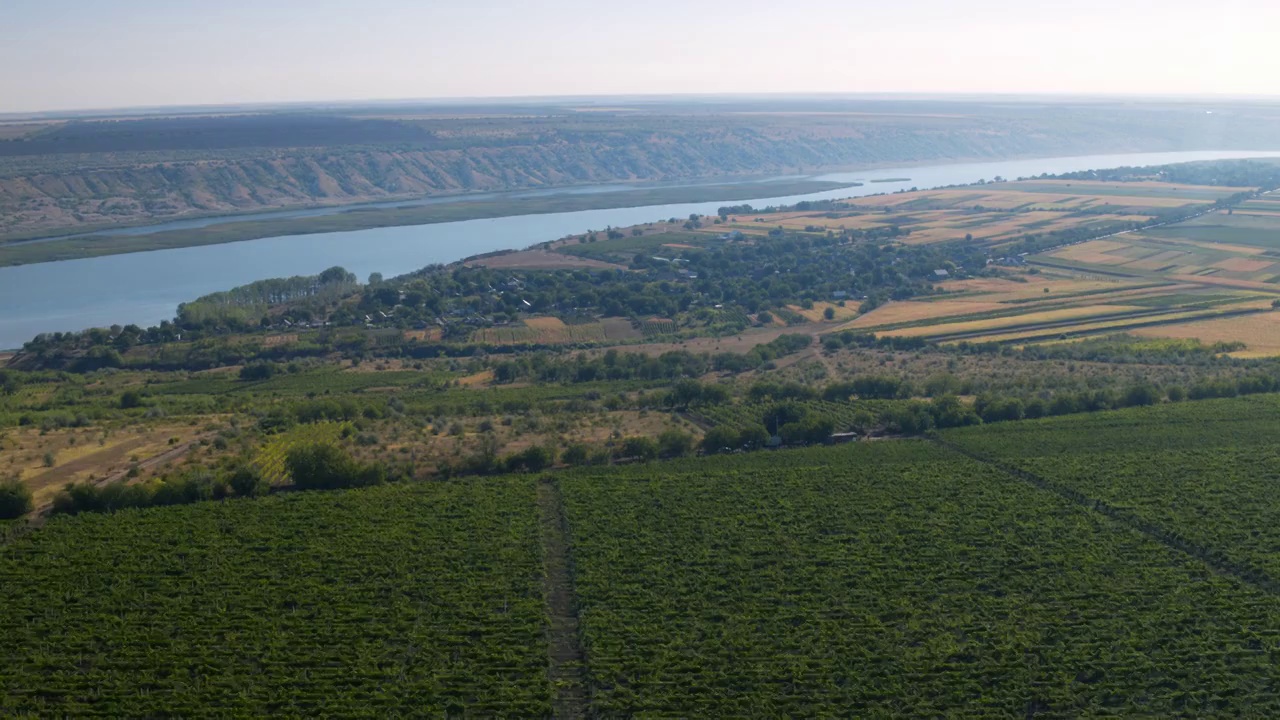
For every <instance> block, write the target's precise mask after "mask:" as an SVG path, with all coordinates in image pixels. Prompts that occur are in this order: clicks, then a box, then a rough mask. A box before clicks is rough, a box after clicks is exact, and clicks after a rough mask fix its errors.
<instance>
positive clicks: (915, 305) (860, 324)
mask: <svg viewBox="0 0 1280 720" xmlns="http://www.w3.org/2000/svg"><path fill="white" fill-rule="evenodd" d="M1003 307H1005V306H1004V305H1001V304H999V303H994V302H973V301H971V300H938V301H937V302H917V301H913V300H904V301H902V302H890V303H885V304H884V305H881V306H880V307H878V308H876V309H875V310H872V311H871V312H869V313H867V314H866V315H862V316H860V317H859V318H857V319H856V320H854V321H853V322H851V323H847V324H845V325H842V326H841V327H840V328H839V329H841V330H857V329H862V328H872V327H878V326H880V325H894V324H897V323H905V322H916V321H918V320H931V319H933V318H945V317H952V316H955V315H970V314H974V313H982V312H991V311H992V310H999V309H1001V308H1003Z"/></svg>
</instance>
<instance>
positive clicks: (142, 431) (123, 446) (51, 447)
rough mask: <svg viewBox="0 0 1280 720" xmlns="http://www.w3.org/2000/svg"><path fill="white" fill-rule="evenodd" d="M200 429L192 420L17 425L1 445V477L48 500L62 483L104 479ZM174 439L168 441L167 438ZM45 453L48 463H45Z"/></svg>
mask: <svg viewBox="0 0 1280 720" xmlns="http://www.w3.org/2000/svg"><path fill="white" fill-rule="evenodd" d="M200 432H201V431H200V430H199V429H197V428H194V427H191V426H190V425H186V424H181V425H161V426H156V427H146V426H139V427H130V428H120V429H111V430H104V429H103V428H81V429H67V430H55V431H50V432H47V433H43V434H42V433H41V431H40V430H38V429H34V428H32V429H26V430H18V431H15V432H13V433H12V434H10V435H9V436H8V437H7V438H5V439H4V441H3V444H2V445H0V448H2V449H3V452H0V477H6V476H10V475H16V476H18V478H19V479H21V480H22V482H23V483H24V484H26V485H27V487H29V488H31V491H32V493H34V494H35V500H36V504H37V505H39V504H42V503H45V502H48V501H50V500H52V498H53V496H54V495H55V494H56V493H57V492H58V491H60V490H61V489H62V488H63V486H64V485H66V484H67V483H73V482H85V481H88V480H105V479H107V478H108V477H110V476H112V475H116V474H119V473H123V472H125V471H127V470H128V469H129V467H130V465H132V464H133V462H134V458H136V459H137V461H140V462H142V461H146V460H148V459H150V458H154V457H156V456H159V455H163V454H164V453H167V452H171V451H175V448H176V449H178V450H181V449H183V448H185V447H186V445H185V444H186V443H187V442H188V441H190V440H192V439H193V438H194V437H196V436H197V435H198V434H199V433H200ZM174 438H176V440H177V442H176V443H174V444H170V442H169V441H170V439H174ZM46 453H48V454H49V455H50V456H51V459H52V460H53V464H52V465H47V464H46V462H45V454H46Z"/></svg>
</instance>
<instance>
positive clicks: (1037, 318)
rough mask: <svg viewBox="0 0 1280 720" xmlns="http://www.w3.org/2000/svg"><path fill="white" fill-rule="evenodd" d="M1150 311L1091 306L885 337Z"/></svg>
mask: <svg viewBox="0 0 1280 720" xmlns="http://www.w3.org/2000/svg"><path fill="white" fill-rule="evenodd" d="M1146 309H1149V308H1143V307H1138V306H1136V305H1088V306H1085V307H1074V308H1062V309H1060V310H1045V311H1043V312H1029V313H1025V314H1022V315H1013V316H1010V317H1001V318H990V319H987V320H968V321H965V322H955V323H943V324H940V325H926V326H923V327H912V328H902V329H901V330H888V331H885V332H884V333H883V334H885V335H892V336H894V337H929V336H933V335H950V334H952V333H965V332H977V331H980V330H997V329H1000V328H1006V327H1015V326H1019V325H1028V324H1031V323H1049V322H1057V321H1060V320H1075V319H1077V318H1088V317H1096V316H1098V315H1108V314H1111V313H1120V312H1127V311H1139V310H1146Z"/></svg>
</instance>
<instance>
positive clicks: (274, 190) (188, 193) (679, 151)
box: [0, 112, 1280, 239]
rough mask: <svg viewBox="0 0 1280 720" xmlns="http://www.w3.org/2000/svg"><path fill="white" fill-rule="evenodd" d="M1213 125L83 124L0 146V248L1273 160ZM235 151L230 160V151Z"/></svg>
mask: <svg viewBox="0 0 1280 720" xmlns="http://www.w3.org/2000/svg"><path fill="white" fill-rule="evenodd" d="M209 122H210V121H208V120H206V121H205V123H206V125H207V124H208V123H209ZM1197 122H1199V123H1200V125H1204V121H1203V120H1199V121H1197ZM1214 122H1215V123H1217V125H1216V126H1215V127H1216V129H1215V128H1213V127H1208V126H1204V127H1200V126H1191V125H1188V120H1187V119H1186V116H1185V115H1178V116H1177V117H1176V118H1173V117H1171V116H1166V115H1159V116H1152V117H1146V118H1143V117H1136V116H1132V115H1124V114H1119V115H1116V116H1114V117H1112V116H1108V115H1106V114H1099V113H1076V114H1070V113H1059V114H1057V115H1050V114H1035V113H1026V112H1022V113H1021V114H1019V115H1008V116H990V117H975V116H973V115H952V116H946V115H927V116H926V115H915V116H888V115H878V116H877V115H866V116H864V115H858V114H848V113H846V114H831V115H820V114H814V115H808V116H806V115H800V116H787V115H784V114H775V115H769V116H750V117H747V116H735V115H719V116H716V115H710V116H697V117H667V118H663V117H655V116H644V117H639V118H608V119H607V120H596V121H592V122H590V123H581V122H569V121H557V120H556V119H545V118H541V119H532V120H531V119H520V118H506V119H500V120H485V121H475V122H459V121H450V122H448V123H442V122H436V123H432V122H427V121H416V122H415V123H413V124H412V127H411V128H409V129H408V130H401V131H397V132H392V133H388V135H387V137H388V140H387V141H386V142H374V141H373V140H371V138H376V135H377V133H378V132H384V131H385V129H386V127H387V125H386V123H385V122H384V121H379V124H378V125H376V126H375V127H374V128H372V129H370V128H363V127H362V128H361V132H363V133H364V134H363V135H360V134H359V133H352V132H349V131H347V130H346V129H344V133H340V134H334V133H330V135H328V136H326V135H325V134H324V132H320V131H317V130H315V129H314V128H306V127H304V128H302V130H300V131H299V132H298V137H299V138H300V139H305V140H307V141H312V142H324V141H326V140H329V139H331V140H334V141H344V142H350V141H351V140H359V141H360V143H361V144H343V145H329V146H323V145H322V146H308V147H280V145H282V144H287V142H286V141H287V139H288V137H289V134H288V131H289V126H288V124H287V121H284V120H280V121H278V122H276V125H274V126H272V128H271V129H270V132H265V131H264V132H261V133H259V136H260V137H264V138H269V140H270V141H269V142H268V141H266V140H255V136H254V135H253V133H250V132H248V131H245V129H244V128H235V130H236V133H234V134H229V135H228V137H229V138H230V139H226V138H221V137H219V136H218V135H217V127H216V126H215V127H214V131H213V132H209V131H202V132H199V133H195V132H193V133H188V134H187V135H181V134H174V133H172V132H169V133H167V134H166V133H160V134H159V136H158V137H153V136H151V135H147V136H145V137H144V138H143V139H144V140H145V141H146V142H139V140H138V137H137V134H136V133H134V134H132V135H129V134H124V133H122V131H121V130H120V125H121V124H110V125H109V124H102V126H103V128H106V129H109V130H111V132H110V133H106V132H97V134H95V131H96V130H97V129H96V128H95V127H93V126H92V124H71V125H68V126H63V127H62V128H59V129H57V130H54V131H51V132H46V133H43V134H41V135H40V136H37V137H36V138H33V139H31V140H29V141H28V142H27V144H25V145H19V144H13V143H9V144H3V143H0V145H4V147H0V239H5V238H10V239H12V238H17V237H23V236H33V235H39V234H44V233H55V232H58V231H65V230H67V229H76V228H84V229H88V228H91V227H100V226H104V225H128V224H141V223H147V222H155V221H160V220H165V219H174V218H180V217H183V216H188V215H207V214H220V213H240V212H249V211H255V210H272V209H284V208H291V207H302V206H308V205H337V204H349V203H358V202H368V201H379V200H396V199H404V198H414V197H422V196H426V195H438V194H445V193H461V192H469V191H493V190H511V189H524V188H536V187H550V186H563V185H573V184H585V183H603V182H618V181H638V180H646V181H655V180H673V179H681V178H704V177H714V176H729V175H759V174H769V173H787V172H796V171H814V170H818V169H821V168H831V167H838V166H849V165H870V164H878V163H907V162H925V161H946V160H951V159H971V158H973V159H977V158H992V159H994V158H1001V157H1010V156H1016V155H1024V156H1029V155H1040V156H1051V155H1064V154H1086V153H1100V152H1119V151H1159V150H1182V149H1210V148H1225V147H1239V148H1249V149H1262V148H1264V147H1265V146H1268V145H1280V133H1277V132H1276V130H1275V128H1276V125H1275V124H1274V123H1272V124H1270V125H1267V124H1265V123H1263V124H1259V123H1257V122H1255V121H1254V120H1253V119H1252V118H1248V119H1245V118H1239V119H1235V120H1215V121H1214ZM280 123H285V124H284V125H283V127H279V125H280ZM1223 123H1234V124H1233V125H1231V127H1230V128H1227V127H1223ZM85 125H88V127H87V128H86V127H85ZM344 127H345V126H344ZM153 130H154V129H153ZM154 132H157V133H159V130H154ZM1273 136H1276V137H1274V138H1273ZM122 138H123V139H122ZM1268 140H1275V142H1270V143H1268V142H1267V141H1268ZM165 143H168V144H169V147H165ZM201 143H203V145H215V147H206V146H203V145H202V144H201ZM237 143H238V144H240V145H242V146H243V147H231V146H233V145H236V144H237ZM255 143H257V146H255ZM139 148H141V149H139ZM27 150H29V151H30V154H26V155H24V154H23V152H24V151H27ZM37 151H38V152H37Z"/></svg>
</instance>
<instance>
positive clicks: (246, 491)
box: [227, 465, 268, 497]
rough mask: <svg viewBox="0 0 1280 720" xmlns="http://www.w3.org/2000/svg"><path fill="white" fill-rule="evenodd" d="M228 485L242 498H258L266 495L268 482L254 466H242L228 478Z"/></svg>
mask: <svg viewBox="0 0 1280 720" xmlns="http://www.w3.org/2000/svg"><path fill="white" fill-rule="evenodd" d="M227 484H228V485H230V486H231V489H232V490H233V491H234V492H235V494H236V495H239V496H240V497H256V496H258V495H262V494H264V493H266V491H267V488H268V485H267V481H266V480H264V479H263V478H262V474H261V473H259V472H258V469H257V468H255V467H253V466H252V465H241V466H239V467H237V468H236V469H235V470H233V471H232V472H231V475H230V476H228V477H227Z"/></svg>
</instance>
